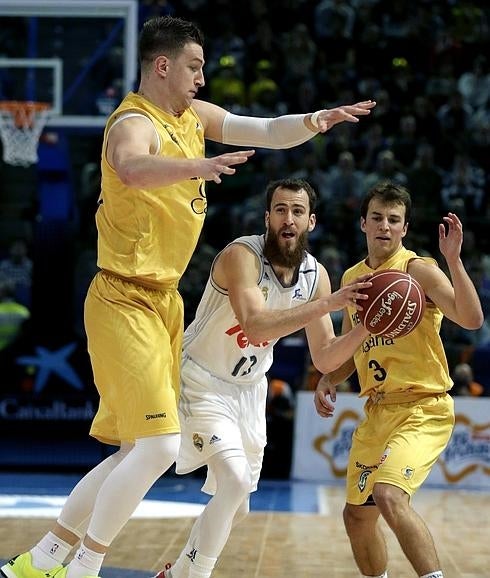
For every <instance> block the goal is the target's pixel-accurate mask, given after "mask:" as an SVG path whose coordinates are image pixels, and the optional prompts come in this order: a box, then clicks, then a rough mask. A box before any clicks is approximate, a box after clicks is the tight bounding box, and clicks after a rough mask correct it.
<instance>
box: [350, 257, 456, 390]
mask: <svg viewBox="0 0 490 578" xmlns="http://www.w3.org/2000/svg"><path fill="white" fill-rule="evenodd" d="M412 259H424V261H429V262H433V263H436V261H435V260H434V259H432V258H429V257H419V256H418V255H417V254H416V253H414V252H413V251H409V250H407V249H405V247H401V248H400V249H399V250H398V251H397V252H396V253H395V254H394V255H393V256H392V257H390V259H388V260H387V261H385V262H384V263H383V265H382V266H381V267H379V269H377V270H376V271H378V270H383V269H401V270H402V271H406V270H407V267H408V264H409V262H410V261H411V260H412ZM374 271H375V270H374V269H371V268H370V267H369V266H368V265H367V264H366V262H365V261H361V262H360V263H357V264H356V265H354V266H353V267H351V268H350V269H348V270H347V271H345V273H344V275H343V277H342V285H345V284H347V283H350V282H352V281H353V280H354V279H355V278H356V277H358V276H359V275H363V274H365V273H373V272H374ZM347 310H348V315H349V319H350V322H351V325H352V326H353V327H354V326H355V325H357V324H358V323H360V320H359V316H358V314H357V310H356V309H354V308H353V307H348V309H347ZM442 319H443V314H442V312H441V310H440V309H439V308H438V307H436V306H435V305H434V303H432V302H430V301H427V303H426V308H425V313H424V316H423V318H422V321H421V322H420V324H419V325H418V327H416V328H415V329H414V330H413V331H412V332H411V333H409V334H408V335H406V336H405V337H398V338H394V339H385V338H384V337H382V336H375V335H371V336H369V337H368V338H367V339H366V340H365V341H364V342H363V344H362V345H361V347H360V348H359V349H358V350H357V352H356V353H355V355H354V362H355V365H356V369H357V374H358V378H359V384H360V387H361V392H360V394H359V395H360V396H361V397H362V396H366V395H371V394H373V393H375V392H376V393H378V392H379V393H383V394H390V393H401V392H406V393H407V394H419V393H420V394H422V393H428V394H433V393H443V392H445V391H447V390H449V389H450V388H451V387H452V385H453V382H452V380H451V378H450V375H449V369H448V364H447V359H446V354H445V352H444V348H443V345H442V341H441V338H440V335H439V331H440V328H441V323H442Z"/></svg>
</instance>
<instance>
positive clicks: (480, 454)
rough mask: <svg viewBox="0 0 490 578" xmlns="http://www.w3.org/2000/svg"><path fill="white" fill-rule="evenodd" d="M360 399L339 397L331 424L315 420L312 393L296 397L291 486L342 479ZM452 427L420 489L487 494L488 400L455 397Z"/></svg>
mask: <svg viewBox="0 0 490 578" xmlns="http://www.w3.org/2000/svg"><path fill="white" fill-rule="evenodd" d="M364 401H365V400H364V399H360V398H358V397H357V395H356V394H350V393H339V394H337V402H336V404H335V406H336V408H335V413H334V416H333V417H332V418H328V419H326V418H321V417H320V416H319V415H318V414H317V413H316V410H315V406H314V404H313V392H311V391H299V392H298V393H297V397H296V404H297V405H296V412H295V428H294V430H295V431H294V444H293V463H292V469H291V477H292V478H293V479H295V480H305V481H318V482H338V481H339V480H343V479H344V478H345V474H346V470H347V458H348V454H349V450H350V445H351V438H352V433H353V431H354V429H355V427H356V426H357V424H358V423H359V421H360V420H361V419H362V418H363V415H364V413H363V406H364ZM455 412H456V424H455V428H454V431H453V435H452V437H451V440H450V442H449V444H448V446H447V448H446V450H445V451H444V452H443V453H442V454H441V456H440V457H439V460H438V461H437V463H436V464H435V466H434V468H433V469H432V472H431V474H430V475H429V477H428V478H427V480H426V482H425V485H426V486H431V485H432V486H437V487H458V488H465V489H476V488H479V489H482V488H485V489H486V488H488V489H490V398H467V397H455Z"/></svg>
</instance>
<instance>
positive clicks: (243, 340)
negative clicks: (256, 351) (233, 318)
mask: <svg viewBox="0 0 490 578" xmlns="http://www.w3.org/2000/svg"><path fill="white" fill-rule="evenodd" d="M235 334H236V342H237V345H238V347H239V348H240V349H244V348H245V347H248V346H249V345H253V346H254V347H267V346H268V345H269V342H268V341H263V342H262V343H250V341H249V340H248V337H247V336H246V335H245V333H243V331H242V328H241V327H240V325H235V326H234V327H230V329H228V330H227V331H226V335H235Z"/></svg>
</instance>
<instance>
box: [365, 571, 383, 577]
mask: <svg viewBox="0 0 490 578" xmlns="http://www.w3.org/2000/svg"><path fill="white" fill-rule="evenodd" d="M362 578H388V572H387V571H386V570H385V571H384V572H383V574H380V575H379V576H364V575H363V576H362Z"/></svg>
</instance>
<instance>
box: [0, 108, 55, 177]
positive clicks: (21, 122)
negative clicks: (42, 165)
mask: <svg viewBox="0 0 490 578" xmlns="http://www.w3.org/2000/svg"><path fill="white" fill-rule="evenodd" d="M49 111H50V106H49V104H46V103H44V102H29V101H25V102H24V101H16V100H8V101H5V100H4V101H0V138H1V139H2V144H3V160H4V161H5V162H6V163H8V164H10V165H15V166H23V167H27V166H29V165H32V164H35V163H37V161H38V160H39V158H38V156H37V147H38V145H39V137H40V136H41V132H42V130H43V128H44V126H45V124H46V120H47V118H48V115H49Z"/></svg>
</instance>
